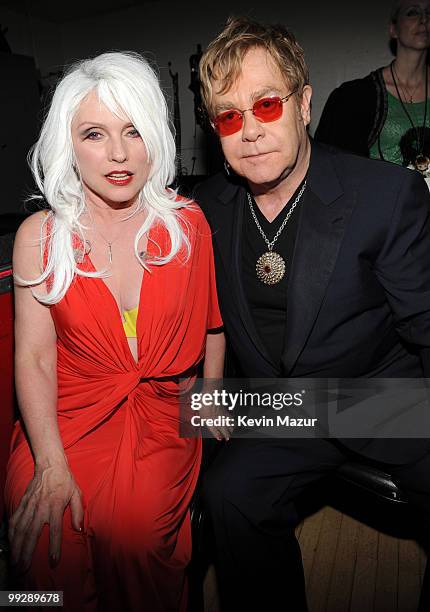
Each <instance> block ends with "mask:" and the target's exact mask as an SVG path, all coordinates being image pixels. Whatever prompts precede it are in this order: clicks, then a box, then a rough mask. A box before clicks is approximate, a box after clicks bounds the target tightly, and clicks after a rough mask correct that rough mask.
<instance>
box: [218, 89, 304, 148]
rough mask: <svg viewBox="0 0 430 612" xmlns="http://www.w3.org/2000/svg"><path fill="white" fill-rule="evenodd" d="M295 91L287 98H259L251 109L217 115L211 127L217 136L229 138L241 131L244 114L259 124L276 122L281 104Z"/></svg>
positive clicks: (289, 95)
mask: <svg viewBox="0 0 430 612" xmlns="http://www.w3.org/2000/svg"><path fill="white" fill-rule="evenodd" d="M296 91H297V89H296V90H294V91H292V92H291V93H289V94H288V95H287V96H284V97H283V98H280V97H279V96H271V97H270V98H260V100H257V101H256V102H254V104H253V105H252V108H245V110H239V109H237V108H232V109H231V110H227V111H224V112H222V113H220V114H219V115H217V116H216V117H215V119H214V120H213V126H214V128H215V130H216V131H217V133H218V135H219V136H230V135H231V134H235V133H236V132H238V131H239V130H241V129H242V125H243V115H244V113H246V112H248V111H251V112H252V114H253V115H254V117H255V118H256V119H258V121H261V123H269V122H270V121H276V119H279V117H281V116H282V110H283V104H284V102H288V100H289V99H290V98H291V96H292V95H294V94H295V93H296Z"/></svg>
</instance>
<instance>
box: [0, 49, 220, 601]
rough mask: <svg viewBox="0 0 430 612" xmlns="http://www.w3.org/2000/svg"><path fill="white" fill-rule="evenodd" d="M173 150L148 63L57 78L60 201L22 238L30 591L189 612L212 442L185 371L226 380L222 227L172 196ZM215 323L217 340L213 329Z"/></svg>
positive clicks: (53, 109) (44, 175) (50, 200)
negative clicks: (200, 428) (192, 433)
mask: <svg viewBox="0 0 430 612" xmlns="http://www.w3.org/2000/svg"><path fill="white" fill-rule="evenodd" d="M174 162H175V146H174V140H173V137H172V134H171V132H170V129H169V121H168V111H167V106H166V102H165V99H164V97H163V94H162V92H161V89H160V86H159V83H158V79H157V77H156V75H155V73H154V71H153V69H152V68H151V66H150V65H149V64H148V62H147V61H146V60H145V59H144V58H143V57H141V56H139V55H137V54H133V53H105V54H103V55H100V56H98V57H96V58H94V59H88V60H84V61H82V62H79V63H77V64H75V65H73V66H72V67H71V68H70V70H69V71H68V72H67V74H66V75H65V76H64V78H63V79H62V80H61V81H60V83H59V84H58V86H57V88H56V91H55V93H54V96H53V100H52V104H51V106H50V109H49V112H48V114H47V116H46V119H45V122H44V124H43V127H42V130H41V134H40V138H39V140H38V142H37V143H36V145H35V147H34V149H33V151H32V155H31V167H32V170H33V173H34V176H35V179H36V182H37V185H38V188H39V190H40V192H41V193H40V197H43V198H44V199H45V201H46V202H47V204H48V208H47V209H46V210H41V211H39V212H37V213H35V214H34V215H32V216H31V217H29V218H28V219H27V220H26V221H25V222H24V223H23V224H22V225H21V227H20V228H19V230H18V233H17V235H16V240H15V247H14V258H13V265H14V275H15V309H16V323H15V343H16V359H15V376H16V389H17V397H18V401H19V407H20V412H21V419H20V420H19V421H18V422H17V424H16V426H15V430H14V435H13V439H12V446H11V456H10V460H9V465H8V475H7V484H6V502H7V506H8V512H9V516H10V521H9V537H10V542H11V550H12V561H13V563H14V565H15V574H16V579H17V584H19V585H20V586H21V588H25V589H27V590H47V589H49V590H61V591H63V593H64V609H65V610H68V611H77V610H79V611H85V610H104V611H105V610H132V611H134V610H148V611H149V610H150V611H151V612H157V611H160V612H161V611H166V610H170V611H173V610H183V609H185V606H186V580H185V570H186V566H187V563H188V561H189V558H190V550H191V543H190V525H189V516H188V506H189V502H190V499H191V497H192V494H193V491H194V487H195V484H196V480H197V477H198V470H199V461H200V453H201V446H200V440H199V439H198V438H197V437H196V438H183V437H180V435H179V427H178V425H179V379H180V378H181V377H182V378H186V379H188V378H191V379H192V377H194V376H195V375H196V370H197V367H198V365H199V363H200V362H201V361H202V359H203V358H204V355H205V353H206V357H205V361H204V366H203V371H204V375H205V376H209V377H212V378H217V377H220V376H221V373H222V364H223V352H224V338H223V334H222V333H221V332H220V328H221V325H222V322H221V318H220V315H219V310H218V304H217V297H216V289H215V281H214V270H213V256H212V247H211V236H210V230H209V228H208V225H207V223H206V221H205V219H204V217H203V215H202V213H201V211H200V209H199V208H198V207H197V206H196V205H194V204H193V203H191V202H189V201H184V200H181V199H180V198H178V196H177V194H176V193H175V191H173V190H171V189H168V188H167V187H166V186H167V185H169V184H170V183H171V182H172V180H173V178H174ZM208 330H216V331H217V332H219V333H210V334H209V333H208Z"/></svg>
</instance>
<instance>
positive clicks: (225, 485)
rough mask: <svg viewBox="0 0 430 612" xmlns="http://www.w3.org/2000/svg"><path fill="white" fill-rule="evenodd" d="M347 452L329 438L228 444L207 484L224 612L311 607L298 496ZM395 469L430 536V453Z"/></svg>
mask: <svg viewBox="0 0 430 612" xmlns="http://www.w3.org/2000/svg"><path fill="white" fill-rule="evenodd" d="M401 442H402V441H401V440H399V444H401ZM347 458H348V457H347V455H346V454H345V453H344V452H343V450H342V448H341V447H338V446H335V445H334V444H333V443H332V442H330V441H328V440H322V439H313V440H291V439H289V440H285V439H284V440H261V439H260V440H257V439H255V440H250V439H249V440H247V439H232V440H230V441H229V442H228V443H226V444H225V445H224V448H223V449H222V450H221V452H220V453H219V454H218V456H217V457H216V459H215V461H214V463H213V464H212V466H211V467H210V468H209V470H208V472H207V474H206V477H205V480H204V488H203V495H204V500H205V504H206V507H207V509H208V512H209V514H210V517H211V520H212V525H213V529H214V536H215V545H216V570H217V578H218V587H219V592H220V597H221V603H222V610H223V612H228V611H233V610H234V611H235V612H237V610H247V612H249V611H251V610H260V611H261V610H264V611H265V612H275V611H278V610H279V611H281V610H282V611H288V612H304V611H306V610H307V605H306V595H305V583H304V575H303V565H302V559H301V552H300V547H299V544H298V542H297V540H296V538H295V535H294V529H295V527H296V525H297V523H298V522H299V521H300V517H299V516H298V514H297V510H296V504H295V501H297V499H298V497H299V495H301V494H302V493H303V492H304V491H305V490H306V489H308V488H309V487H310V486H311V485H313V484H316V483H317V482H318V481H319V480H321V479H322V478H323V477H325V476H327V475H328V474H329V472H330V471H332V470H334V469H336V468H338V467H339V466H340V465H341V464H342V463H343V462H345V461H346V460H347ZM390 471H391V473H392V474H393V476H394V477H395V479H396V481H397V482H398V483H399V485H400V486H401V488H402V490H403V491H405V493H406V494H407V496H408V498H409V499H410V502H411V504H412V505H414V506H415V507H416V508H417V509H419V511H420V514H421V515H422V531H423V538H424V539H427V540H428V537H427V534H426V532H427V531H428V532H429V533H430V455H426V456H425V457H423V458H422V459H421V460H419V461H417V462H415V463H413V464H407V465H403V466H390ZM428 574H429V571H428V566H427V571H426V576H425V577H424V585H423V593H422V596H421V598H422V602H421V603H420V610H422V611H424V610H426V611H428V610H430V603H429V601H430V599H429V594H430V593H429V591H430V589H429V585H428V583H429V581H430V576H428Z"/></svg>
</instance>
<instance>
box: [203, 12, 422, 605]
mask: <svg viewBox="0 0 430 612" xmlns="http://www.w3.org/2000/svg"><path fill="white" fill-rule="evenodd" d="M201 82H202V91H203V98H204V101H205V104H206V107H207V109H208V113H209V117H210V119H211V121H212V124H213V126H214V128H215V129H216V131H217V133H218V135H219V137H220V142H221V146H222V149H223V153H224V156H225V159H226V170H227V171H226V172H225V173H221V174H219V175H216V176H215V177H213V178H211V179H209V181H207V182H206V183H204V184H202V185H201V186H200V187H199V188H198V189H197V191H196V193H195V197H196V200H197V202H198V203H199V204H200V205H201V206H202V208H203V210H204V211H205V214H206V215H207V218H208V220H209V223H210V225H211V228H212V230H213V241H214V252H215V260H216V269H217V284H218V292H219V301H220V306H221V311H222V315H223V320H224V325H225V331H226V334H227V338H228V342H229V357H228V360H229V362H230V364H231V363H232V362H234V369H235V375H236V376H243V377H247V378H264V377H311V378H355V377H363V378H369V377H370V378H371V377H383V378H415V377H423V374H424V375H425V376H427V377H428V376H430V360H429V355H430V352H429V348H430V220H429V212H430V198H429V194H428V190H427V187H426V185H425V182H424V180H423V179H422V177H421V176H420V175H419V174H417V173H415V172H412V171H409V170H405V169H401V168H399V167H397V166H395V165H391V164H388V163H383V162H375V161H369V160H367V159H362V158H358V157H355V156H353V155H349V154H344V153H342V152H340V151H337V150H334V149H328V148H325V147H324V146H322V145H319V144H316V143H312V142H311V141H310V139H309V137H308V134H307V129H306V128H307V125H308V124H309V121H310V100H311V93H312V91H311V87H310V85H309V83H308V72H307V68H306V64H305V60H304V56H303V51H302V49H301V48H300V46H299V45H298V44H297V42H296V41H295V39H294V38H293V36H292V35H291V34H290V33H288V32H287V31H286V30H285V29H283V28H282V27H280V26H275V27H266V26H263V25H260V24H258V23H255V22H252V21H250V20H248V19H246V18H235V19H231V20H229V22H228V23H227V26H226V28H225V29H224V31H223V32H221V34H220V35H219V36H218V37H217V38H216V39H215V40H214V41H213V42H212V43H211V44H210V45H209V47H208V49H207V51H206V52H205V54H204V56H203V58H202V62H201ZM218 433H219V434H223V433H224V434H226V432H225V431H224V432H223V431H222V430H220V432H218ZM354 443H355V444H354ZM351 445H352V446H355V449H356V450H357V449H358V450H360V451H361V452H362V453H363V454H365V455H367V456H370V457H373V458H375V459H378V460H379V461H382V462H388V463H390V464H392V471H393V473H395V475H396V478H397V479H398V481H399V482H400V483H401V485H402V487H404V488H405V489H406V490H407V492H408V495H409V497H410V499H411V501H412V503H414V504H415V505H416V506H417V507H419V508H420V510H421V511H423V515H424V516H425V519H424V523H423V524H424V525H425V526H426V525H427V524H428V523H429V521H428V517H429V516H430V514H429V512H430V455H429V451H430V441H429V440H427V439H422V440H421V439H414V440H403V439H397V440H396V439H389V440H384V439H380V440H374V441H369V440H355V441H351ZM345 458H346V452H345V448H344V446H343V445H342V444H341V443H338V442H334V441H332V440H328V439H306V440H305V439H291V438H290V439H273V440H267V439H264V440H262V439H236V438H233V439H232V440H230V441H229V442H228V443H226V444H225V445H224V448H223V449H222V450H221V452H220V453H219V455H218V457H217V459H216V461H215V462H214V464H213V465H212V467H211V469H210V470H209V472H208V474H207V477H206V484H205V496H206V501H207V504H208V508H209V512H210V515H211V518H212V521H213V525H214V532H215V539H216V547H217V574H218V578H219V586H220V591H221V597H222V602H223V611H224V610H239V609H243V610H253V609H259V610H281V609H285V610H291V611H292V612H293V611H294V612H297V611H302V610H306V598H305V593H304V578H303V569H302V564H301V556H300V549H299V546H298V543H297V541H296V539H295V537H294V527H295V525H296V524H297V520H298V517H297V512H296V508H295V503H294V502H295V500H297V497H298V495H299V494H300V493H302V492H303V490H304V489H305V488H307V487H309V486H310V485H312V484H314V483H316V482H317V481H318V480H320V479H321V478H322V477H323V476H325V475H327V473H328V472H329V471H330V470H333V469H335V468H337V467H338V466H339V465H340V464H341V463H342V462H344V461H345ZM421 609H422V610H424V609H426V610H428V609H430V606H429V605H428V604H427V606H426V603H425V600H424V597H422V603H421Z"/></svg>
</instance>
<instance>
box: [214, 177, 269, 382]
mask: <svg viewBox="0 0 430 612" xmlns="http://www.w3.org/2000/svg"><path fill="white" fill-rule="evenodd" d="M218 199H219V200H220V201H221V203H222V204H223V206H222V207H221V206H220V208H219V214H218V215H217V223H216V229H215V231H214V237H215V240H216V242H217V243H218V248H219V252H220V254H221V259H222V262H223V265H224V268H225V270H226V274H227V278H228V281H229V285H230V289H231V295H232V298H233V300H234V303H235V304H236V309H237V313H238V315H239V320H238V325H241V326H242V328H243V333H245V334H246V335H247V336H248V337H249V338H250V340H251V342H252V344H253V345H254V346H255V349H256V351H257V352H258V353H259V357H260V359H262V360H263V361H264V362H265V365H264V371H266V372H268V374H266V375H269V373H270V375H271V376H278V375H279V366H276V365H275V364H274V363H273V361H272V360H271V359H270V357H269V355H268V353H267V351H266V348H265V346H264V344H263V342H262V341H261V338H260V336H259V335H258V332H257V330H256V328H255V324H254V320H253V318H252V315H251V311H250V309H249V305H248V301H247V298H246V294H245V290H244V286H243V278H242V265H241V258H242V251H241V245H242V232H243V222H244V213H245V206H246V190H245V189H244V188H243V187H241V186H240V185H234V184H229V185H228V187H227V188H226V189H225V190H224V191H223V192H222V193H221V194H220V195H219V196H218ZM221 209H222V214H221Z"/></svg>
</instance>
